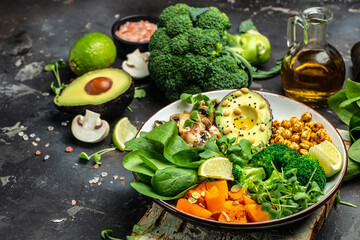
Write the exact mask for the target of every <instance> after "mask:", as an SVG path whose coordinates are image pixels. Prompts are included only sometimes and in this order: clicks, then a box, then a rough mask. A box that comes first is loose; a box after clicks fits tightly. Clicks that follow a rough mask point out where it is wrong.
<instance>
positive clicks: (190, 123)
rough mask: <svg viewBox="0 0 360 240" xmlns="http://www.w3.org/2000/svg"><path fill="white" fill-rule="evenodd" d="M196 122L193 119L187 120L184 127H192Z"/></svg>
mask: <svg viewBox="0 0 360 240" xmlns="http://www.w3.org/2000/svg"><path fill="white" fill-rule="evenodd" d="M195 123H196V122H195V121H194V120H191V119H186V120H185V122H184V127H185V128H186V127H192V126H193V125H194V124H195Z"/></svg>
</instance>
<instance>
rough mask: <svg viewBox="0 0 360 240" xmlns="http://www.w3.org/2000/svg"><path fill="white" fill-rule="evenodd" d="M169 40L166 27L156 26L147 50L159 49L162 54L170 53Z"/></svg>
mask: <svg viewBox="0 0 360 240" xmlns="http://www.w3.org/2000/svg"><path fill="white" fill-rule="evenodd" d="M170 40H171V38H170V37H169V36H168V35H167V33H166V28H158V29H157V30H156V31H155V32H154V33H153V35H152V36H151V38H150V42H149V51H151V52H152V51H154V50H160V51H161V52H162V53H163V54H165V53H170ZM151 54H152V53H151Z"/></svg>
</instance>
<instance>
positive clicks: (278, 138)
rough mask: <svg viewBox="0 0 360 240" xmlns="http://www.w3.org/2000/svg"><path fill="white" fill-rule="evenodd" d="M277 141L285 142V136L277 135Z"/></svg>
mask: <svg viewBox="0 0 360 240" xmlns="http://www.w3.org/2000/svg"><path fill="white" fill-rule="evenodd" d="M274 141H275V142H276V143H283V142H284V138H283V137H282V136H280V135H278V136H276V137H275V140H274Z"/></svg>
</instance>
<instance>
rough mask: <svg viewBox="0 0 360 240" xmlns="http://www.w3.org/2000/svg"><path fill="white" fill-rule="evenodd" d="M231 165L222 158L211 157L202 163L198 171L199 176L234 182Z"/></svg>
mask: <svg viewBox="0 0 360 240" xmlns="http://www.w3.org/2000/svg"><path fill="white" fill-rule="evenodd" d="M232 168H233V163H232V162H230V161H229V159H227V158H224V157H213V158H210V159H208V160H206V161H205V162H203V163H202V164H201V165H200V167H199V171H198V175H199V176H203V177H208V178H216V179H224V180H234V176H233V174H232Z"/></svg>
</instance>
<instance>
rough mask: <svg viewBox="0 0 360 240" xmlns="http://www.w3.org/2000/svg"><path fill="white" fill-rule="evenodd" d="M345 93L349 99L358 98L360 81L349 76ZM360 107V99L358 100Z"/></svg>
mask: <svg viewBox="0 0 360 240" xmlns="http://www.w3.org/2000/svg"><path fill="white" fill-rule="evenodd" d="M345 93H346V97H347V98H348V99H358V98H359V95H360V83H358V82H355V81H351V80H350V79H349V78H348V79H347V80H346V84H345ZM356 102H357V105H358V107H360V101H359V100H356Z"/></svg>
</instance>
